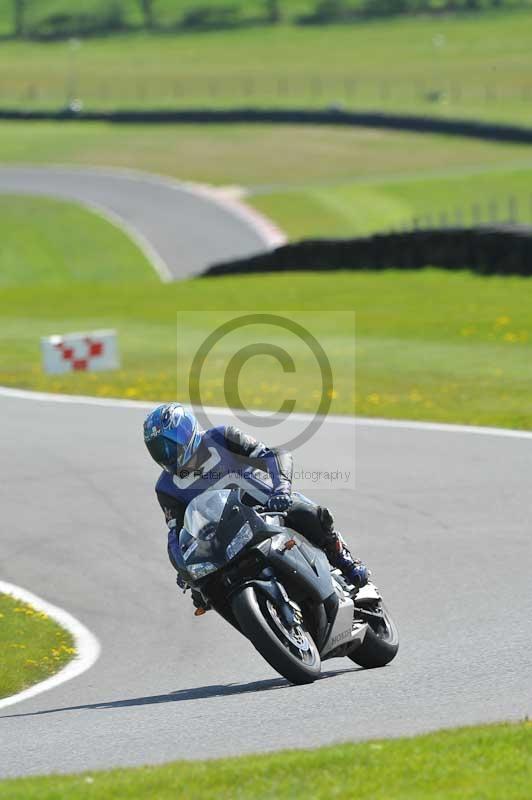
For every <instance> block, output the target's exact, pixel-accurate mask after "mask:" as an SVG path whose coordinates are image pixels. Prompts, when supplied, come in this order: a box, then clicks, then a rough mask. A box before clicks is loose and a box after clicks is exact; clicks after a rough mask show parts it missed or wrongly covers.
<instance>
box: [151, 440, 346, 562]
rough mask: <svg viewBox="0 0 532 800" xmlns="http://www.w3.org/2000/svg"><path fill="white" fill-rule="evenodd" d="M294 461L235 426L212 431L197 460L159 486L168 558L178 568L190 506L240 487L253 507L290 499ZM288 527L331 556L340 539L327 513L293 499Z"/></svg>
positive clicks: (165, 475) (162, 478) (162, 479)
mask: <svg viewBox="0 0 532 800" xmlns="http://www.w3.org/2000/svg"><path fill="white" fill-rule="evenodd" d="M292 468H293V462H292V456H291V454H290V453H287V452H286V451H283V450H280V449H276V448H270V447H267V446H266V445H265V444H263V443H262V442H259V441H257V439H255V438H253V437H252V436H249V435H247V434H244V433H242V431H240V430H238V428H234V427H232V426H228V427H219V428H212V429H211V430H209V431H206V432H205V433H203V434H202V443H201V445H200V448H199V449H198V451H197V453H196V454H195V456H194V458H193V459H192V460H191V461H190V462H189V463H188V464H187V465H186V467H184V468H183V469H180V470H179V471H178V473H177V474H176V475H171V474H170V473H168V472H166V471H163V472H162V473H161V475H160V477H159V480H158V481H157V485H156V487H155V489H156V492H157V498H158V500H159V503H160V505H161V507H162V509H163V511H164V514H165V517H166V521H167V524H168V527H169V533H168V555H169V557H170V561H171V562H172V564H174V566H175V557H174V555H173V551H174V550H175V548H176V547H177V543H178V536H179V531H180V530H181V527H182V525H183V519H184V516H185V510H186V507H187V505H188V504H189V503H190V501H191V500H193V499H194V498H195V497H197V496H198V495H199V494H201V493H202V492H204V491H207V490H209V489H214V488H217V489H224V488H234V487H239V488H241V489H243V490H244V492H245V497H247V498H248V500H249V502H250V504H257V505H265V504H266V503H267V502H268V500H269V499H270V498H271V497H272V496H273V497H283V496H290V493H291V484H292ZM286 524H287V525H288V526H289V527H291V528H293V529H294V530H297V531H299V532H300V533H302V534H303V535H304V536H306V537H307V538H308V539H310V540H311V541H313V542H314V544H316V545H317V546H318V547H320V548H322V549H323V550H325V551H326V552H327V553H328V555H332V554H333V553H334V552H336V550H337V543H338V541H339V539H338V534H336V533H335V532H334V530H333V519H332V516H331V514H330V512H329V511H328V509H326V508H321V507H320V506H317V505H315V504H314V503H312V502H310V501H308V500H306V499H305V498H302V497H301V496H294V499H293V501H292V503H291V505H290V508H289V510H288V513H287V517H286Z"/></svg>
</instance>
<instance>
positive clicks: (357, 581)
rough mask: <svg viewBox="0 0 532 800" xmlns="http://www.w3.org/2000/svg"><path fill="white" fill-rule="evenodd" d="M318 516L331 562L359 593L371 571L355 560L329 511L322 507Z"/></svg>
mask: <svg viewBox="0 0 532 800" xmlns="http://www.w3.org/2000/svg"><path fill="white" fill-rule="evenodd" d="M318 514H319V518H320V522H321V526H322V529H323V532H324V537H325V548H324V549H325V552H326V553H327V558H328V559H329V562H330V563H331V564H332V566H333V567H336V568H337V569H339V570H340V572H341V573H342V575H343V576H344V578H345V579H346V580H347V582H348V583H350V584H352V585H353V586H354V587H355V589H356V590H357V592H358V590H359V589H361V588H362V587H363V586H365V585H366V583H367V582H368V579H369V576H370V575H371V573H370V571H369V570H368V568H367V567H366V565H365V564H363V563H362V561H360V559H359V558H353V556H352V555H351V551H350V550H349V548H348V546H347V545H346V543H345V542H344V540H343V538H342V535H341V534H340V533H338V531H335V530H334V519H333V516H332V514H331V512H330V511H329V509H328V508H326V507H325V506H321V507H320V508H319V509H318Z"/></svg>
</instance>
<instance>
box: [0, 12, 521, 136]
mask: <svg viewBox="0 0 532 800" xmlns="http://www.w3.org/2000/svg"><path fill="white" fill-rule="evenodd" d="M531 20H532V10H530V9H529V10H521V11H512V12H506V11H499V12H492V13H486V14H481V15H478V14H472V15H470V16H468V15H459V16H453V15H445V16H435V17H424V16H420V17H399V18H394V19H391V20H385V21H371V22H369V21H368V22H365V23H363V24H358V25H343V26H338V25H336V26H328V27H327V28H314V27H312V28H308V27H307V28H305V27H298V28H296V27H293V26H276V27H268V28H264V27H258V28H249V29H244V30H234V31H216V32H210V33H203V34H197V33H194V34H180V35H167V36H164V35H147V34H145V33H133V34H127V35H126V34H124V35H121V36H114V37H104V38H102V39H94V40H87V41H85V42H84V43H83V44H82V46H81V47H80V48H79V49H78V50H77V51H72V50H71V48H70V45H69V44H68V43H65V42H56V43H47V44H36V43H29V42H23V43H21V42H10V41H6V42H3V43H2V47H1V48H0V73H1V74H2V76H3V77H2V80H1V81H0V104H1V105H3V106H25V107H28V106H29V107H35V108H42V107H48V108H56V107H60V106H62V105H64V104H65V103H66V102H67V100H68V99H70V98H72V97H73V96H75V97H79V98H81V100H82V101H83V103H84V105H85V107H86V108H94V107H99V108H110V107H125V106H126V107H131V106H136V107H142V106H151V107H154V106H158V107H159V106H160V107H177V106H205V105H208V106H219V107H224V106H228V105H250V104H251V105H276V106H287V105H292V106H293V105H304V106H312V107H323V106H324V105H328V104H331V103H342V104H345V105H346V106H347V107H350V108H363V109H384V110H386V109H388V110H399V111H403V112H407V111H410V112H421V113H429V114H438V115H443V116H462V117H469V118H480V119H492V120H503V121H504V120H506V121H508V120H510V121H520V122H524V123H531V122H532V105H531V103H530V99H531V98H532V80H531V77H530V76H531V74H532V49H531V48H530V35H529V30H530V24H531Z"/></svg>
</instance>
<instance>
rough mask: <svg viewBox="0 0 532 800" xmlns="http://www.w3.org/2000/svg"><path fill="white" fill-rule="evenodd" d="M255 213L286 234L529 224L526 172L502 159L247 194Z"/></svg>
mask: <svg viewBox="0 0 532 800" xmlns="http://www.w3.org/2000/svg"><path fill="white" fill-rule="evenodd" d="M248 202H250V203H251V204H252V205H253V206H254V207H255V208H257V210H259V211H261V212H263V213H264V214H266V215H268V216H270V217H271V218H272V219H273V220H275V221H276V222H277V223H278V224H279V225H280V226H281V227H282V229H283V230H284V231H285V232H286V233H287V234H288V236H289V237H290V238H292V239H299V238H304V237H309V236H312V237H315V236H333V237H334V236H360V235H366V234H369V233H374V232H376V231H383V230H391V229H394V228H395V229H397V228H402V227H404V226H406V227H411V226H412V224H413V221H414V220H417V223H418V224H421V225H423V226H424V227H430V226H434V227H445V226H447V225H453V224H456V225H457V226H458V227H463V226H464V225H477V224H479V222H480V223H482V224H486V223H493V222H503V223H505V222H514V223H516V222H517V223H522V224H526V225H532V169H530V168H526V167H524V166H522V167H514V168H512V167H510V168H508V167H507V166H505V165H504V163H503V164H500V165H498V166H493V167H485V168H484V169H483V170H478V169H475V168H470V169H468V168H467V167H465V168H463V169H456V170H455V171H453V170H452V169H450V170H448V171H447V172H443V173H442V172H440V173H438V172H436V173H431V172H429V171H427V172H426V173H425V174H424V175H419V174H418V175H417V176H414V175H411V176H408V175H403V176H397V177H396V178H394V179H392V180H390V179H387V178H385V177H382V178H380V179H379V178H378V177H374V178H367V179H364V178H361V179H359V180H357V181H354V182H352V183H349V182H347V181H338V182H336V183H330V184H326V183H323V184H319V183H317V184H314V185H311V186H305V187H304V188H302V187H297V186H294V187H290V188H289V189H285V190H283V191H271V192H269V191H258V192H251V193H250V196H249V198H248Z"/></svg>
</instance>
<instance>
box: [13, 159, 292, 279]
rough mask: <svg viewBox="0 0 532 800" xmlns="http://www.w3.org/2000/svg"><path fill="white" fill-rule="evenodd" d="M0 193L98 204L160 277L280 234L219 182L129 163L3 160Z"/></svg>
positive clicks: (190, 270)
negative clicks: (191, 180) (203, 182)
mask: <svg viewBox="0 0 532 800" xmlns="http://www.w3.org/2000/svg"><path fill="white" fill-rule="evenodd" d="M0 193H3V194H11V193H13V194H29V195H45V196H49V197H60V198H63V199H70V200H75V201H77V202H80V203H83V204H84V205H87V206H88V207H90V208H92V209H96V210H97V211H99V212H100V213H102V214H103V215H104V216H105V215H107V216H108V217H109V220H110V221H111V222H112V223H114V224H116V225H119V226H121V227H122V228H123V229H124V230H125V232H126V233H127V234H128V235H129V236H131V238H132V239H133V240H134V241H136V243H137V245H138V246H139V247H140V248H141V250H143V252H144V253H145V255H146V257H147V259H148V260H149V261H150V263H151V264H152V265H153V267H154V268H155V269H156V270H157V272H158V273H159V275H160V276H161V278H162V279H163V280H177V279H180V278H186V277H190V276H192V275H196V274H198V273H200V272H201V271H202V270H203V269H205V268H206V267H207V266H209V265H210V264H212V263H213V262H215V261H220V260H229V259H233V258H244V257H246V256H250V255H253V254H256V253H260V252H264V251H267V250H269V249H270V248H271V247H273V246H276V245H277V244H280V243H281V242H282V241H283V236H282V234H281V232H280V231H278V230H277V229H276V228H275V227H274V226H273V224H271V223H270V222H269V220H267V219H266V218H264V217H262V216H261V215H260V214H259V213H258V212H254V211H253V210H252V209H250V208H248V207H247V206H245V205H244V204H243V203H240V202H238V201H237V200H234V199H232V198H231V199H229V198H225V197H224V196H223V194H222V192H221V191H219V190H216V189H209V188H207V187H202V186H195V185H193V184H188V183H179V182H178V181H175V180H172V179H170V178H163V177H159V176H156V175H149V174H145V173H142V172H135V171H134V170H111V169H90V168H77V167H62V166H54V167H37V166H31V167H29V166H24V167H22V166H21V167H1V168H0Z"/></svg>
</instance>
